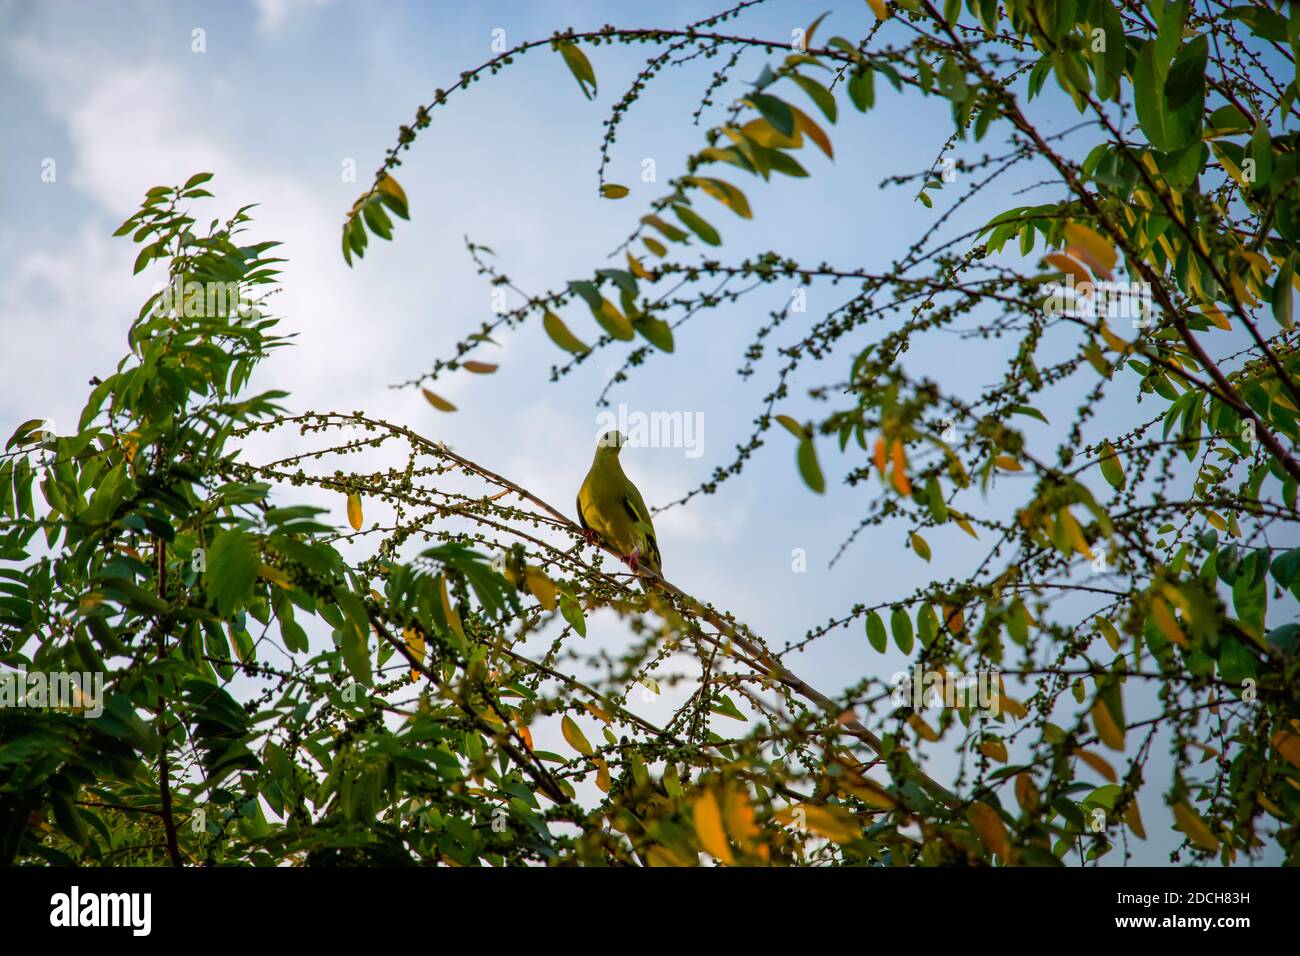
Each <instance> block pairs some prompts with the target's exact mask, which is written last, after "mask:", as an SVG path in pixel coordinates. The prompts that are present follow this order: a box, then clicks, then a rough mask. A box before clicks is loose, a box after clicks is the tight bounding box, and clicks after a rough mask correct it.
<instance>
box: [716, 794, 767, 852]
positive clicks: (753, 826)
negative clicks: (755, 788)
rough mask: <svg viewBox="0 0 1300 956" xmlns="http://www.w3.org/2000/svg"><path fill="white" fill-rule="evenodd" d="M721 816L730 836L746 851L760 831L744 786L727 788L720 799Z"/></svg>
mask: <svg viewBox="0 0 1300 956" xmlns="http://www.w3.org/2000/svg"><path fill="white" fill-rule="evenodd" d="M722 816H723V819H724V821H725V822H726V825H727V832H728V833H730V834H731V838H732V839H733V840H735V841H736V845H737V846H739V847H740V848H741V849H742V850H746V851H747V850H748V849H749V847H750V843H751V842H752V841H753V840H754V838H755V837H757V836H758V835H759V833H760V832H761V831H760V829H759V826H758V824H757V823H756V822H755V820H754V807H753V805H752V804H750V802H749V793H748V792H747V791H746V790H745V789H744V788H742V787H730V788H728V790H727V792H726V794H725V795H724V797H723V800H722Z"/></svg>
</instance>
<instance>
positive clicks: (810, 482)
mask: <svg viewBox="0 0 1300 956" xmlns="http://www.w3.org/2000/svg"><path fill="white" fill-rule="evenodd" d="M796 457H797V459H798V462H799V474H800V475H801V476H802V477H803V481H804V484H805V485H807V486H808V487H809V488H811V489H812V490H813V491H815V492H816V493H817V494H819V495H820V494H824V493H825V491H826V479H825V478H823V477H822V470H821V466H820V465H818V464H817V449H816V448H815V447H813V443H812V439H811V438H805V439H803V440H802V441H801V442H799V450H798V452H797V455H796Z"/></svg>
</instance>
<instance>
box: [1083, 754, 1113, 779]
mask: <svg viewBox="0 0 1300 956" xmlns="http://www.w3.org/2000/svg"><path fill="white" fill-rule="evenodd" d="M1074 755H1075V756H1076V757H1078V758H1079V759H1080V760H1082V761H1083V762H1084V763H1086V764H1087V765H1088V766H1089V767H1091V768H1092V769H1093V770H1095V771H1097V772H1098V773H1099V774H1101V775H1102V776H1103V777H1105V778H1106V779H1107V780H1109V781H1110V782H1111V783H1119V775H1118V774H1116V773H1115V768H1114V767H1112V766H1111V765H1110V764H1109V763H1108V762H1107V761H1106V760H1105V759H1104V758H1103V757H1101V756H1100V755H1099V754H1095V753H1093V752H1092V751H1090V750H1076V751H1075V752H1074Z"/></svg>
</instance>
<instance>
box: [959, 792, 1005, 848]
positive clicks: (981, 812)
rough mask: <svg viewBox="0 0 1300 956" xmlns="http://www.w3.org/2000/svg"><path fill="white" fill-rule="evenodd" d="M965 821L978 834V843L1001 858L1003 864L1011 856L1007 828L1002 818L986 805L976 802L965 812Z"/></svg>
mask: <svg viewBox="0 0 1300 956" xmlns="http://www.w3.org/2000/svg"><path fill="white" fill-rule="evenodd" d="M966 819H967V820H968V821H969V822H970V825H971V826H972V827H974V828H975V832H976V833H978V834H979V838H980V842H981V843H983V844H984V848H985V849H986V850H988V851H989V853H990V854H992V855H993V856H998V857H1001V858H1002V860H1003V862H1006V861H1007V858H1008V857H1009V856H1010V855H1011V841H1010V839H1009V838H1008V837H1007V828H1006V826H1005V825H1004V824H1003V823H1002V817H1000V816H999V815H998V812H997V811H996V810H994V809H993V808H992V807H991V806H989V805H988V804H987V803H984V802H982V801H976V802H975V803H972V804H971V805H970V807H969V808H968V809H967V810H966Z"/></svg>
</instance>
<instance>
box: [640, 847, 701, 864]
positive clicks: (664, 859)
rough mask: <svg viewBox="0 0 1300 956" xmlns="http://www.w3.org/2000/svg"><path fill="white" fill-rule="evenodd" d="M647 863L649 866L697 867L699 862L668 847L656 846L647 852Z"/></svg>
mask: <svg viewBox="0 0 1300 956" xmlns="http://www.w3.org/2000/svg"><path fill="white" fill-rule="evenodd" d="M645 859H646V863H647V865H649V866H696V865H698V864H699V861H698V860H692V859H689V858H687V857H686V856H684V855H682V854H680V853H678V852H676V851H675V850H670V849H668V847H666V846H659V845H658V844H655V845H654V846H652V847H651V848H650V849H648V850H646V852H645Z"/></svg>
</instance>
